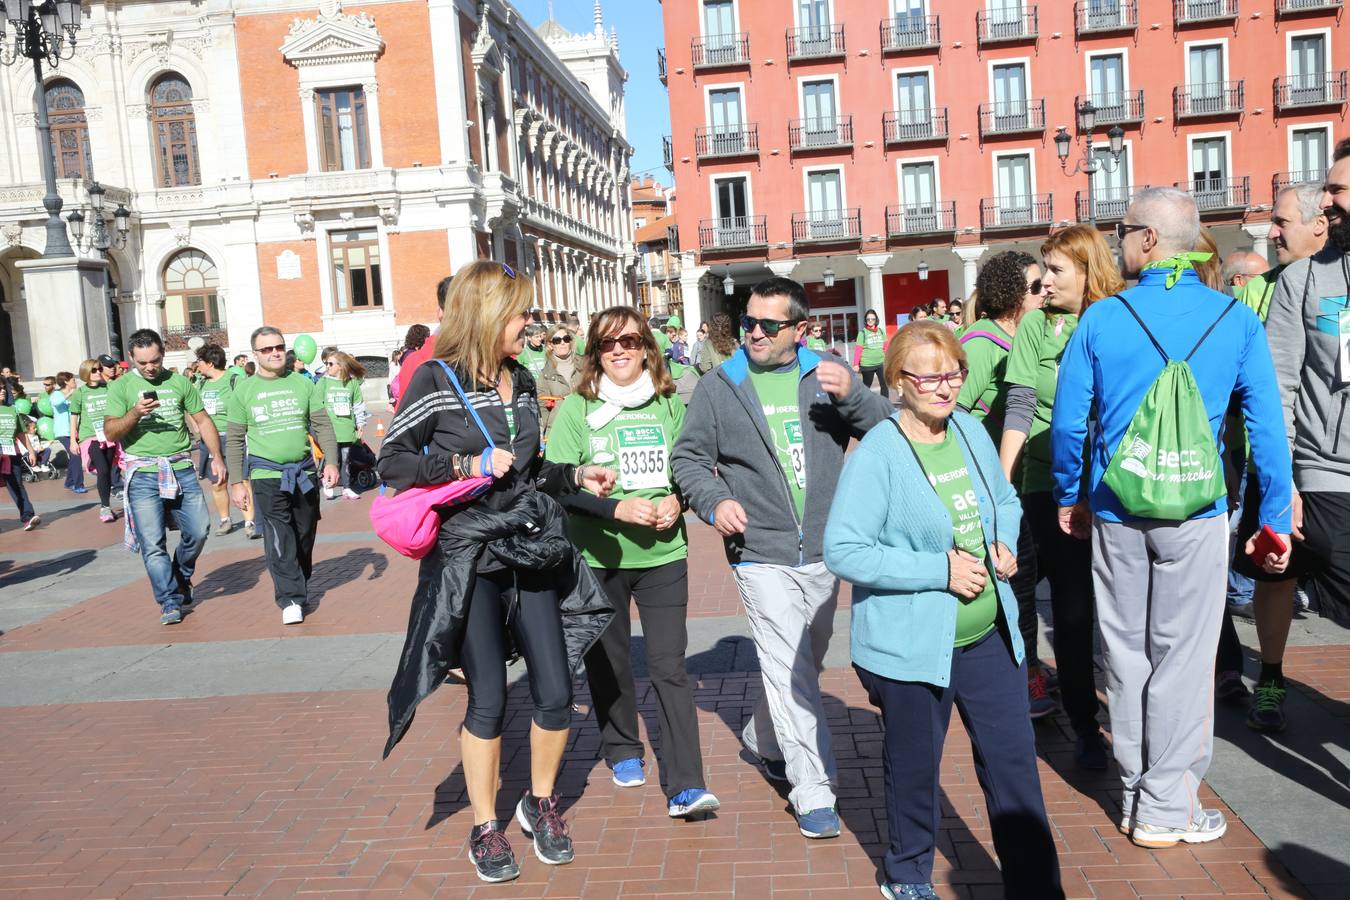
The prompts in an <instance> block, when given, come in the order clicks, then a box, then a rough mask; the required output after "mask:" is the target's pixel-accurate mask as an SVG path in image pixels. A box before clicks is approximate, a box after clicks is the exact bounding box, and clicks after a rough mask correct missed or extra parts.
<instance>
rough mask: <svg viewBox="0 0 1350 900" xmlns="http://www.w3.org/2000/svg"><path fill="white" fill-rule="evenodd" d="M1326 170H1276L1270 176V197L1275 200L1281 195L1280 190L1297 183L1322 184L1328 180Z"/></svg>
mask: <svg viewBox="0 0 1350 900" xmlns="http://www.w3.org/2000/svg"><path fill="white" fill-rule="evenodd" d="M1326 174H1327V173H1326V172H1325V171H1322V170H1314V169H1305V170H1303V171H1299V170H1297V169H1295V170H1294V171H1292V172H1276V173H1275V174H1274V175H1272V176H1271V178H1270V199H1271V200H1272V201H1274V199H1275V198H1276V197H1278V196H1279V194H1280V191H1282V190H1284V189H1285V188H1287V187H1292V186H1294V185H1296V184H1318V185H1320V184H1322V182H1324V181H1325V180H1326Z"/></svg>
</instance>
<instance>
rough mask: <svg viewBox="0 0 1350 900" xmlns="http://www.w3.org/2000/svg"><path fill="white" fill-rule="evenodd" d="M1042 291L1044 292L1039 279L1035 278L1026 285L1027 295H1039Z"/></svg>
mask: <svg viewBox="0 0 1350 900" xmlns="http://www.w3.org/2000/svg"><path fill="white" fill-rule="evenodd" d="M1043 290H1045V285H1043V284H1041V280H1040V279H1039V278H1037V279H1036V280H1035V281H1033V282H1032V283H1031V284H1029V285H1027V293H1028V294H1039V293H1040V292H1041V291H1043Z"/></svg>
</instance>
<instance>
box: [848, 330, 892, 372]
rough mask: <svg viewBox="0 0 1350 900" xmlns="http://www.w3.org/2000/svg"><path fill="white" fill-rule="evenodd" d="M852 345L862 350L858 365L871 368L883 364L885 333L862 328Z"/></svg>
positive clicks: (884, 360) (884, 357) (884, 359)
mask: <svg viewBox="0 0 1350 900" xmlns="http://www.w3.org/2000/svg"><path fill="white" fill-rule="evenodd" d="M854 343H855V344H857V345H858V346H859V347H861V348H862V359H860V360H859V362H858V365H860V366H867V367H868V368H871V367H872V366H880V365H884V364H885V362H886V332H885V331H883V330H882V329H881V328H879V327H878V328H876V329H872V328H864V329H863V330H862V331H860V332H858V339H857V340H856V341H854Z"/></svg>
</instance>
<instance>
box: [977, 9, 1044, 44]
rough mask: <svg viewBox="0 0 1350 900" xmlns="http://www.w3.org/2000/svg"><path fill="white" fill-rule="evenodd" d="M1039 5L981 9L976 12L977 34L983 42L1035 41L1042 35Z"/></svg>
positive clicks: (981, 42)
mask: <svg viewBox="0 0 1350 900" xmlns="http://www.w3.org/2000/svg"><path fill="white" fill-rule="evenodd" d="M1040 32H1041V20H1040V12H1039V7H1037V6H1036V5H1035V4H1032V5H1030V6H1028V7H1026V8H1025V9H991V10H981V11H980V12H977V13H976V14H975V34H976V36H977V37H978V38H979V42H980V44H981V45H983V44H1002V43H1009V42H1013V41H1034V40H1036V39H1037V38H1038V37H1040Z"/></svg>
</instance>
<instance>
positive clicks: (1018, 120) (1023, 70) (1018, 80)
mask: <svg viewBox="0 0 1350 900" xmlns="http://www.w3.org/2000/svg"><path fill="white" fill-rule="evenodd" d="M1028 119H1029V110H1028V108H1027V67H1026V66H1025V65H1024V64H1022V63H1013V64H1012V65H1005V66H994V128H995V129H996V130H998V131H1016V130H1018V129H1021V128H1026V127H1027V125H1028Z"/></svg>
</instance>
